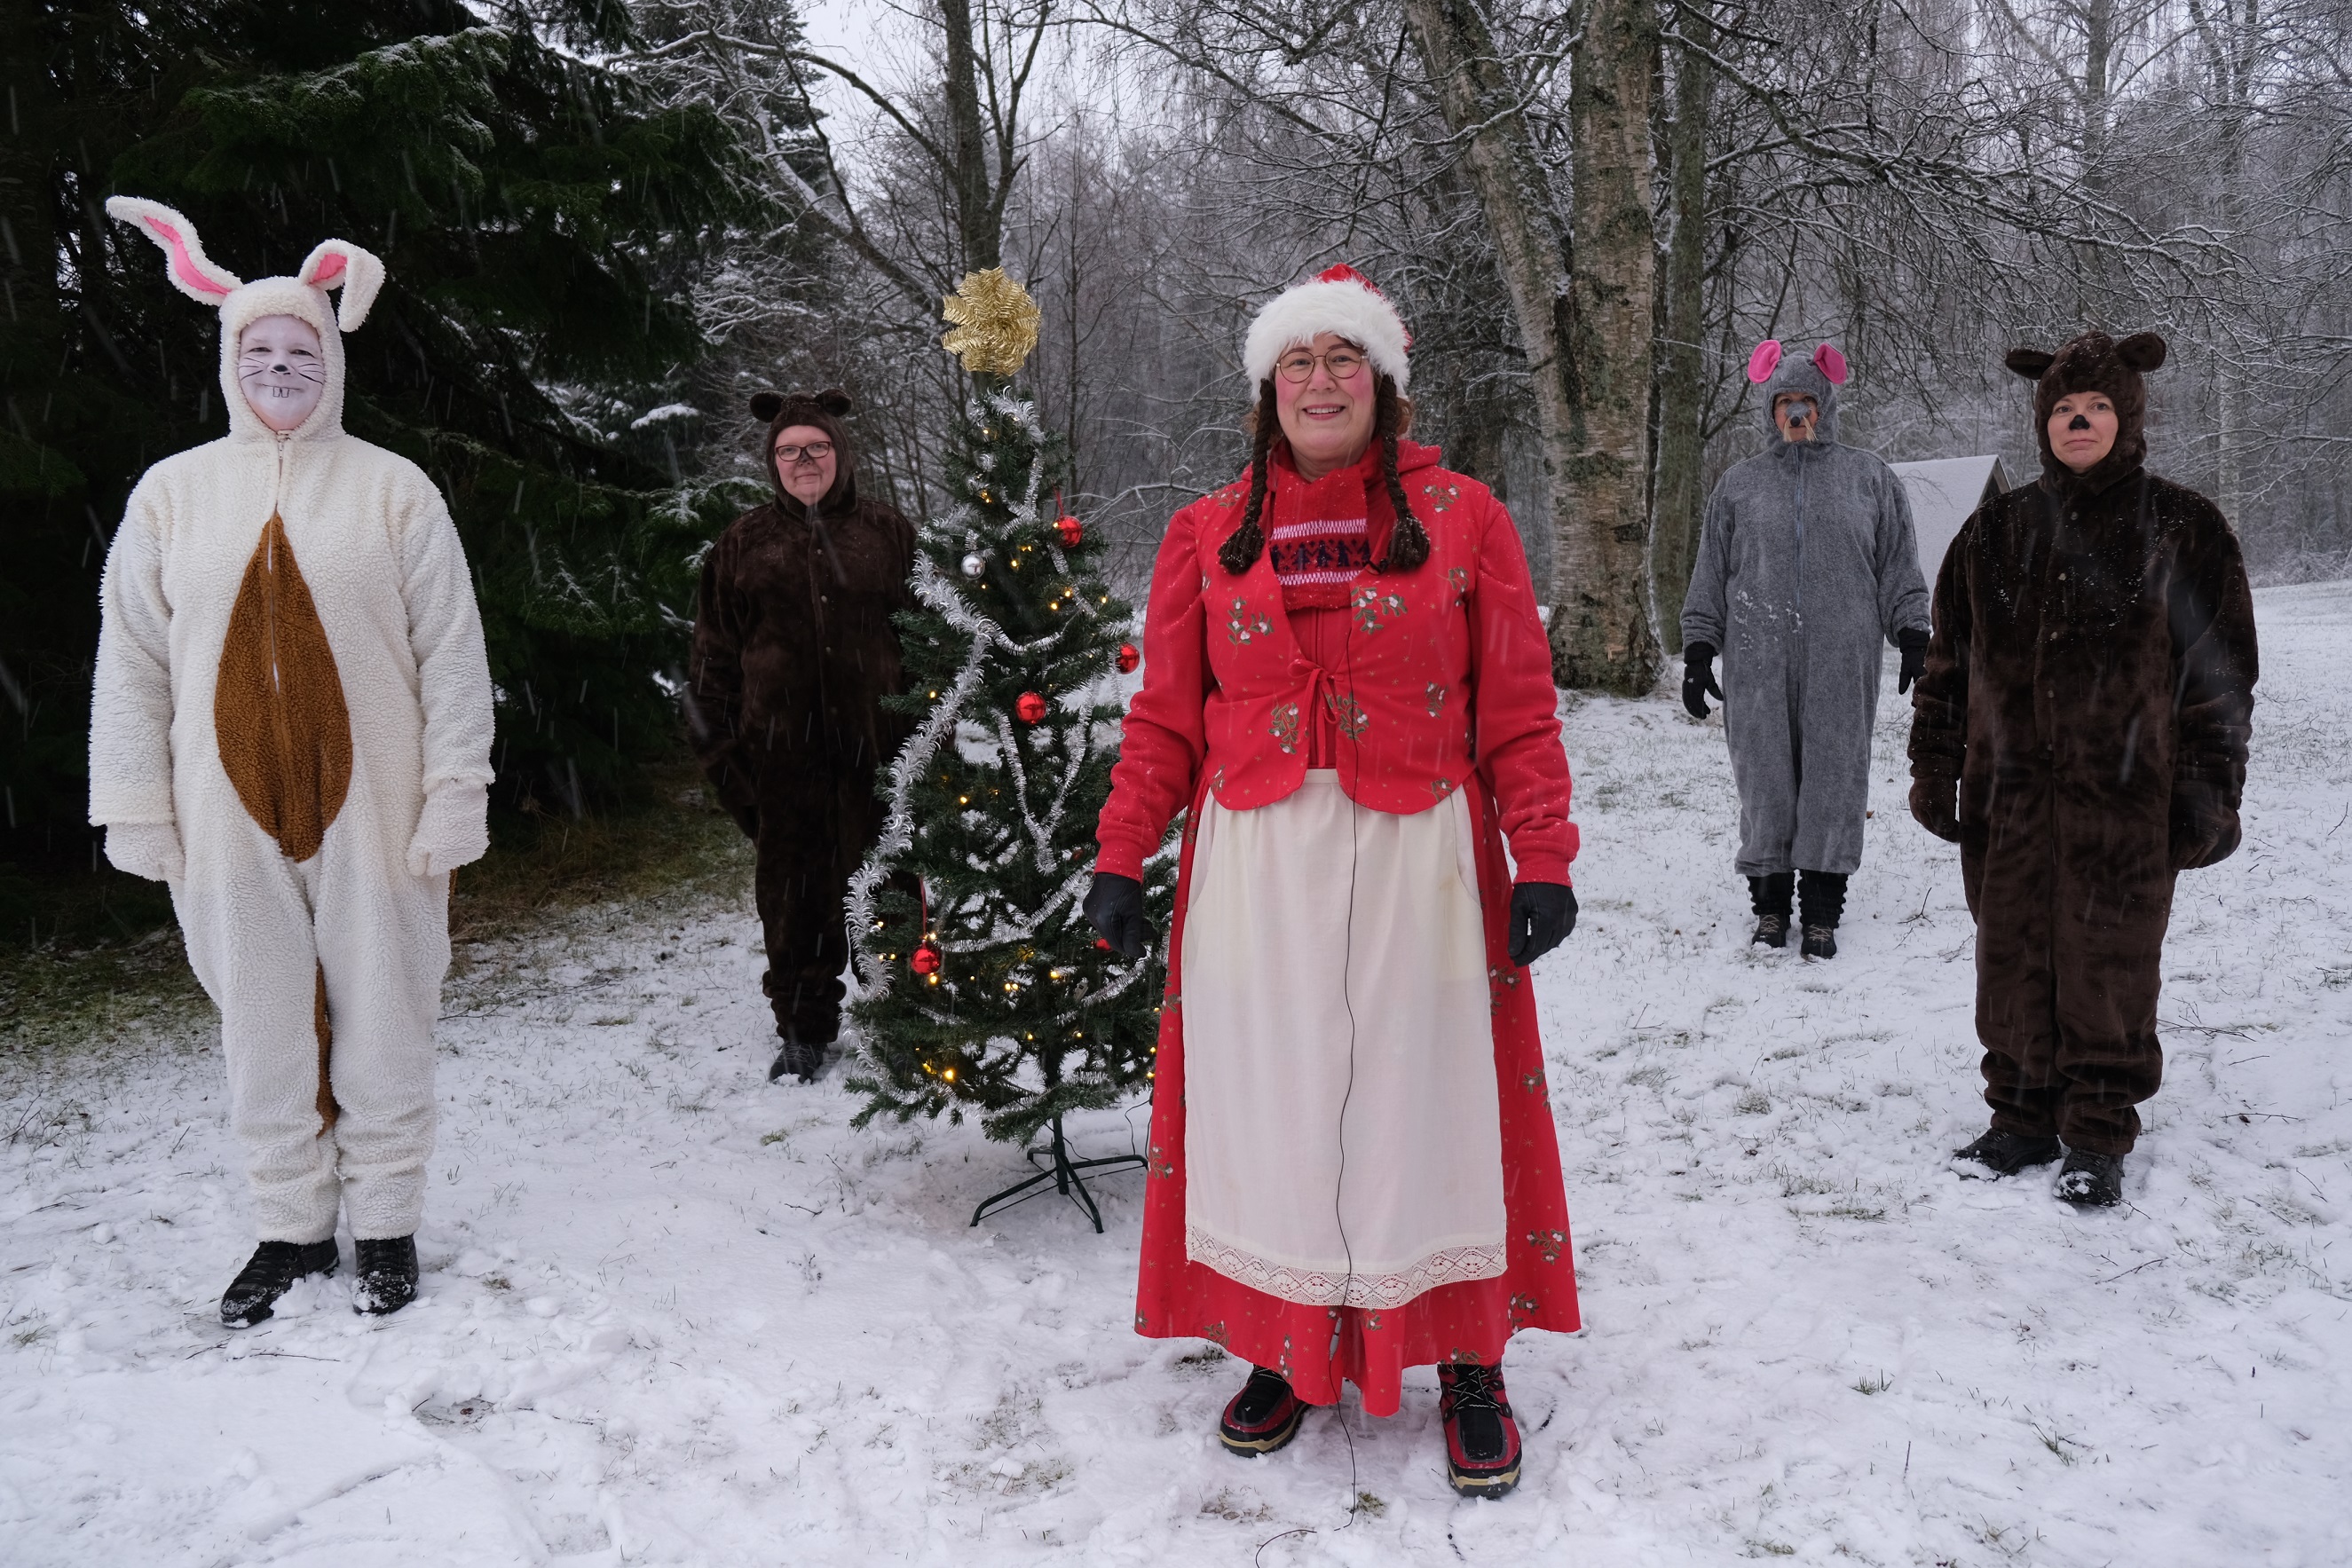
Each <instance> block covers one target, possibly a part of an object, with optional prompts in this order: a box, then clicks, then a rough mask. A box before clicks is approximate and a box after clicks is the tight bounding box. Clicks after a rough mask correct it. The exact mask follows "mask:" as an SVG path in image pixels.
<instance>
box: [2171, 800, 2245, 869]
mask: <svg viewBox="0 0 2352 1568" xmlns="http://www.w3.org/2000/svg"><path fill="white" fill-rule="evenodd" d="M2238 838H2239V832H2238V813H2237V810H2236V809H2235V808H2233V807H2232V806H2231V804H2230V802H2229V800H2228V798H2227V797H2226V796H2224V795H2223V794H2222V793H2221V786H2220V785H2219V784H2210V783H2207V782H2206V781H2205V780H2204V779H2174V780H2173V781H2172V869H2173V870H2175V871H2198V870H2200V869H2202V868H2203V867H2206V866H2209V865H2219V864H2220V863H2221V862H2223V861H2225V860H2228V859H2229V858H2230V856H2231V854H2232V853H2233V852H2235V851H2236V850H2237V847H2238Z"/></svg>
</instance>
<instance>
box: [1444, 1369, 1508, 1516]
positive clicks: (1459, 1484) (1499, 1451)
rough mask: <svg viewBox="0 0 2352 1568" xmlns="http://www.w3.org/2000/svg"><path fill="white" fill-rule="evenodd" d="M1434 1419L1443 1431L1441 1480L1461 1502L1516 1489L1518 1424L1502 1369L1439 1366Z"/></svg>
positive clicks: (1500, 1494)
mask: <svg viewBox="0 0 2352 1568" xmlns="http://www.w3.org/2000/svg"><path fill="white" fill-rule="evenodd" d="M1437 1383H1438V1387H1439V1389H1440V1393H1439V1395H1438V1399H1437V1412H1438V1418H1439V1419H1440V1420H1441V1421H1442V1422H1443V1423H1444V1427H1445V1479H1447V1480H1448V1481H1449V1482H1451V1483H1452V1484H1453V1487H1454V1490H1455V1491H1457V1492H1459V1493H1461V1494H1462V1495H1463V1496H1464V1497H1501V1496H1502V1495H1503V1494H1504V1493H1506V1492H1507V1491H1509V1490H1511V1489H1512V1488H1513V1487H1515V1486H1517V1485H1518V1484H1519V1424H1518V1422H1517V1421H1516V1420H1514V1419H1513V1418H1512V1416H1511V1399H1510V1396H1509V1395H1507V1394H1506V1393H1504V1392H1503V1369H1502V1368H1501V1367H1499V1366H1479V1365H1476V1364H1472V1363H1469V1362H1457V1363H1454V1364H1449V1365H1441V1366H1439V1367H1438V1369H1437Z"/></svg>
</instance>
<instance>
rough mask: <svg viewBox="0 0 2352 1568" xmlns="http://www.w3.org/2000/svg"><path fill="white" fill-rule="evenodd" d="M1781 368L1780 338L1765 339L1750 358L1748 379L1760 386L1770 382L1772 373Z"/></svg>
mask: <svg viewBox="0 0 2352 1568" xmlns="http://www.w3.org/2000/svg"><path fill="white" fill-rule="evenodd" d="M1779 369H1780V339H1778V338H1767V339H1765V340H1763V341H1762V342H1760V343H1759V344H1757V345H1756V351H1755V352H1754V353H1752V354H1750V355H1748V380H1749V381H1751V382H1755V383H1756V384H1757V385H1758V386H1762V385H1763V384H1764V383H1765V382H1769V381H1770V380H1771V379H1772V372H1773V371H1776V370H1779Z"/></svg>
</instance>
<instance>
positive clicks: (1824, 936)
mask: <svg viewBox="0 0 2352 1568" xmlns="http://www.w3.org/2000/svg"><path fill="white" fill-rule="evenodd" d="M1797 951H1798V952H1800V953H1801V954H1803V955H1804V956H1806V957H1808V958H1834V957H1836V956H1837V927H1836V926H1834V925H1808V926H1806V927H1805V936H1804V940H1803V941H1801V942H1800V943H1798V944H1797Z"/></svg>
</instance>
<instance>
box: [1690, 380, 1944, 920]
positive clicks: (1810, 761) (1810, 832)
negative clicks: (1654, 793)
mask: <svg viewBox="0 0 2352 1568" xmlns="http://www.w3.org/2000/svg"><path fill="white" fill-rule="evenodd" d="M1782 392H1801V393H1806V394H1809V395H1810V396H1811V397H1812V398H1813V399H1814V400H1815V401H1817V402H1819V403H1820V404H1821V410H1822V416H1821V422H1820V429H1819V432H1818V434H1816V436H1815V438H1814V439H1813V440H1812V441H1810V442H1801V443H1793V444H1792V443H1790V442H1787V441H1784V440H1782V439H1781V436H1780V431H1779V430H1778V429H1777V428H1775V429H1774V430H1773V432H1772V444H1771V446H1770V447H1769V449H1768V450H1766V451H1765V452H1763V453H1761V454H1759V455H1757V456H1754V457H1750V458H1748V460H1747V461H1745V462H1743V463H1738V464H1735V465H1733V466H1732V467H1731V469H1730V470H1729V471H1728V472H1727V473H1726V474H1725V475H1724V476H1723V478H1722V480H1721V482H1719V483H1718V484H1717V486H1716V487H1715V495H1714V496H1713V497H1711V498H1710V499H1709V500H1708V502H1707V507H1706V528H1705V530H1704V532H1703V533H1702V534H1701V535H1700V538H1699V547H1698V561H1697V564H1696V566H1695V567H1694V568H1693V570H1692V571H1691V582H1690V594H1689V597H1688V598H1686V599H1685V601H1683V638H1684V641H1685V643H1711V644H1713V645H1714V647H1715V648H1716V650H1717V652H1718V653H1721V655H1722V657H1723V691H1724V699H1723V722H1724V728H1725V730H1726V732H1727V736H1728V737H1729V740H1730V743H1731V777H1732V780H1733V782H1734V783H1735V784H1737V785H1738V789H1739V859H1738V870H1739V873H1740V874H1742V875H1744V876H1766V875H1769V874H1771V873H1775V872H1786V871H1796V870H1804V871H1826V872H1841V873H1843V872H1852V871H1853V870H1854V869H1855V868H1856V867H1858V866H1860V865H1861V864H1862V825H1863V815H1864V810H1865V809H1866V806H1867V803H1868V800H1869V797H1870V728H1871V723H1872V721H1873V720H1874V718H1875V717H1876V716H1877V712H1878V680H1879V667H1880V660H1881V657H1882V653H1881V650H1882V648H1883V647H1884V646H1885V644H1887V643H1892V642H1894V641H1895V635H1896V633H1898V632H1902V631H1904V630H1906V629H1907V628H1914V627H1916V629H1918V630H1919V631H1920V632H1926V631H1927V629H1928V620H1927V582H1926V581H1925V580H1923V579H1922V578H1921V576H1920V575H1919V552H1918V546H1917V544H1916V541H1915V540H1914V538H1913V535H1912V529H1911V506H1910V503H1909V502H1908V501H1907V500H1906V499H1905V497H1904V494H1903V483H1902V481H1901V480H1899V479H1897V478H1896V477H1895V474H1894V471H1893V470H1892V469H1890V468H1888V467H1887V466H1886V465H1885V464H1884V463H1882V462H1880V461H1879V460H1878V459H1877V458H1876V457H1874V456H1873V455H1871V454H1869V453H1867V452H1864V451H1861V450H1858V449H1857V448H1854V447H1852V446H1844V445H1841V444H1839V443H1838V439H1837V430H1838V413H1837V388H1836V387H1834V386H1833V385H1832V384H1831V382H1830V380H1829V378H1828V377H1827V376H1825V375H1823V374H1822V371H1821V370H1820V368H1819V367H1818V366H1816V365H1815V364H1814V363H1813V362H1812V361H1811V360H1807V359H1800V358H1797V357H1796V356H1794V355H1791V356H1790V357H1789V358H1787V359H1784V360H1783V361H1781V362H1780V369H1779V371H1777V372H1776V373H1775V374H1774V375H1773V377H1772V379H1771V381H1770V382H1769V383H1768V385H1767V386H1766V388H1765V397H1764V418H1765V421H1766V423H1767V424H1768V425H1769V423H1770V422H1771V417H1772V413H1771V410H1772V401H1773V399H1775V398H1777V397H1778V396H1780V394H1781V393H1782Z"/></svg>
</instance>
